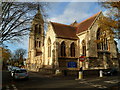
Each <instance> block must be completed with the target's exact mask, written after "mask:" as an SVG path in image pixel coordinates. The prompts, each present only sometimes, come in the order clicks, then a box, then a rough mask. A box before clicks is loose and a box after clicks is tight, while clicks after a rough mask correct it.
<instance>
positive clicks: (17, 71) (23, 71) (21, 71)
mask: <svg viewBox="0 0 120 90" xmlns="http://www.w3.org/2000/svg"><path fill="white" fill-rule="evenodd" d="M15 72H16V73H26V72H27V71H26V70H16V71H15Z"/></svg>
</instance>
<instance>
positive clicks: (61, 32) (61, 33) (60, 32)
mask: <svg viewBox="0 0 120 90" xmlns="http://www.w3.org/2000/svg"><path fill="white" fill-rule="evenodd" d="M51 24H52V26H53V28H54V31H55V33H56V35H57V37H61V38H69V39H78V37H77V35H76V27H72V26H70V25H64V24H60V23H55V22H51Z"/></svg>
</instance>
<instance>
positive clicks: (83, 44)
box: [82, 40, 86, 56]
mask: <svg viewBox="0 0 120 90" xmlns="http://www.w3.org/2000/svg"><path fill="white" fill-rule="evenodd" d="M82 54H83V55H84V56H86V42H85V40H83V41H82Z"/></svg>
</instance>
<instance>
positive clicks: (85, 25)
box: [75, 12, 101, 34]
mask: <svg viewBox="0 0 120 90" xmlns="http://www.w3.org/2000/svg"><path fill="white" fill-rule="evenodd" d="M100 13H101V12H98V13H97V14H95V15H93V16H92V17H90V18H88V19H86V20H84V21H82V22H81V23H78V24H77V25H76V26H75V27H77V34H78V33H81V32H83V31H85V30H87V29H88V28H89V27H90V26H91V25H92V23H93V22H94V20H95V19H96V17H97V16H98V15H99V14H100Z"/></svg>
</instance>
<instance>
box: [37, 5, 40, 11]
mask: <svg viewBox="0 0 120 90" xmlns="http://www.w3.org/2000/svg"><path fill="white" fill-rule="evenodd" d="M37 10H38V13H40V6H39V4H38V7H37Z"/></svg>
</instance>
